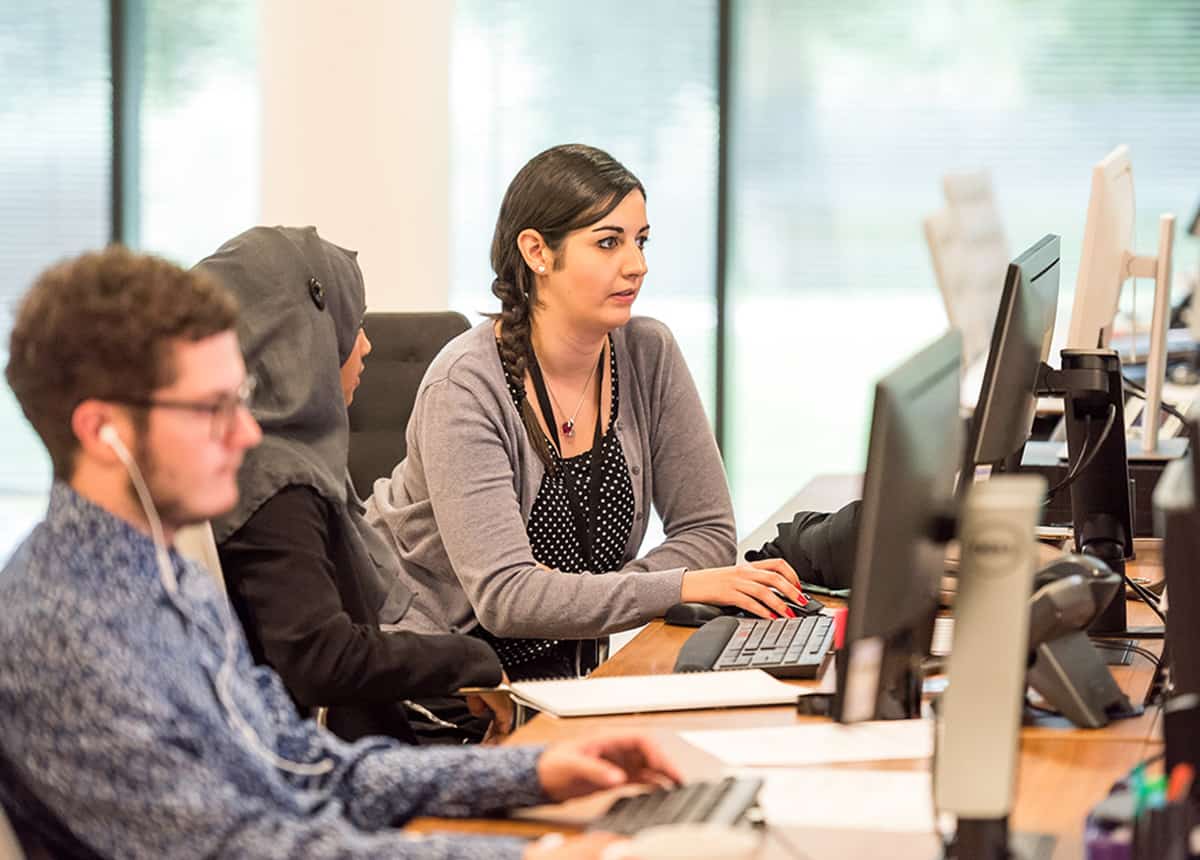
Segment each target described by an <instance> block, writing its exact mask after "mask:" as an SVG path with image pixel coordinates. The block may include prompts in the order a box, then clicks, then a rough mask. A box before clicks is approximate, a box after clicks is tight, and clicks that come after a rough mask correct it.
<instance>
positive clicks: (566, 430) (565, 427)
mask: <svg viewBox="0 0 1200 860" xmlns="http://www.w3.org/2000/svg"><path fill="white" fill-rule="evenodd" d="M601 355H602V356H603V347H601ZM599 366H600V362H599V360H597V362H596V363H595V364H593V365H592V372H591V373H589V374H588V378H587V379H586V380H584V383H583V391H581V392H579V402H578V403H576V404H575V411H574V412H572V413H571V417H570V418H568V419H567V420H566V421H564V422H563V423H562V428H561V429H562V432H563V435H564V436H566V437H567V438H568V439H574V438H575V419H576V418H577V417H578V416H579V410H580V409H582V408H583V401H584V398H585V397H587V390H588V386H589V385H591V384H592V377H593V376H595V375H596V368H597V367H599ZM546 390H547V391H549V392H550V398H551V399H552V400H553V401H554V405H555V406H556V407H557V408H558V411H559V413H560V414H562V415H566V414H567V410H565V409H563V408H562V404H561V403H559V402H558V398H557V397H555V396H554V389H553V388H551V387H550V380H546Z"/></svg>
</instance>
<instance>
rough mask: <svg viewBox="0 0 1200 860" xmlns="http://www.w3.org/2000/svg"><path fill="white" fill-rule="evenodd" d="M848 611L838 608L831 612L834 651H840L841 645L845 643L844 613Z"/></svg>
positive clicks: (844, 608) (843, 607)
mask: <svg viewBox="0 0 1200 860" xmlns="http://www.w3.org/2000/svg"><path fill="white" fill-rule="evenodd" d="M847 612H849V610H848V609H847V608H846V607H845V606H842V607H839V608H837V609H835V610H833V647H834V650H837V651H840V650H842V645H844V644H845V642H846V613H847Z"/></svg>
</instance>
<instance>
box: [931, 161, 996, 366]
mask: <svg viewBox="0 0 1200 860" xmlns="http://www.w3.org/2000/svg"><path fill="white" fill-rule="evenodd" d="M942 191H943V193H944V195H945V197H946V207H945V208H944V209H942V210H940V211H939V212H937V213H935V214H933V215H931V216H929V217H928V218H926V219H925V221H924V228H925V241H926V243H927V244H928V245H929V255H930V257H931V258H932V260H933V271H934V276H935V277H936V279H937V284H938V289H939V290H940V291H941V293H942V301H943V302H944V303H945V306H946V316H947V317H948V318H949V320H950V325H951V326H953V327H954V328H957V329H958V330H959V331H961V332H962V333H963V362H964V366H967V365H970V364H972V363H974V362H975V361H976V360H977V359H979V358H980V357H982V356H983V355H985V354H986V353H987V350H988V345H989V343H990V342H991V335H992V324H993V322H994V321H995V317H996V306H997V304H998V303H999V301H1000V292H1001V290H1002V289H1003V287H1004V273H1005V271H1006V269H1007V267H1008V261H1009V257H1010V254H1009V250H1008V240H1007V239H1006V238H1005V235H1004V225H1003V224H1002V223H1001V221H1000V213H999V211H998V210H997V208H996V197H995V194H994V193H993V192H992V181H991V178H990V177H989V176H988V174H987V172H986V171H978V172H975V173H959V174H948V175H946V176H945V177H943V178H942Z"/></svg>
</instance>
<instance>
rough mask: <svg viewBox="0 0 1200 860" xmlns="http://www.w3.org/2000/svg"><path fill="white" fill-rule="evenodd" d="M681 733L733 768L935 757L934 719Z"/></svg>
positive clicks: (684, 737)
mask: <svg viewBox="0 0 1200 860" xmlns="http://www.w3.org/2000/svg"><path fill="white" fill-rule="evenodd" d="M681 736H682V737H683V739H684V740H685V741H687V742H688V743H690V744H691V745H692V746H696V747H699V748H700V749H702V750H704V751H705V752H707V753H709V754H710V755H713V756H716V757H717V758H719V759H720V760H721V761H723V762H724V763H725V764H727V765H729V766H731V767H798V766H802V765H810V764H830V763H833V762H847V761H889V760H892V759H927V758H929V757H930V756H932V755H933V721H932V720H879V721H875V722H867V723H853V724H851V725H842V724H841V723H816V722H814V723H799V724H797V725H794V726H781V727H779V728H771V729H721V730H715V731H699V732H682V733H681Z"/></svg>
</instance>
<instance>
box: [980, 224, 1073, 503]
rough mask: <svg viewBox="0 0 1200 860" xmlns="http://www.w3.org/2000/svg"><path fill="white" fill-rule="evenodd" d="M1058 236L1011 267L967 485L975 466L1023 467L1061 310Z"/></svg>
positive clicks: (985, 375)
mask: <svg viewBox="0 0 1200 860" xmlns="http://www.w3.org/2000/svg"><path fill="white" fill-rule="evenodd" d="M1058 250H1059V238H1058V236H1054V235H1047V236H1044V237H1043V238H1042V239H1040V240H1039V241H1038V242H1037V243H1036V244H1035V245H1033V246H1032V247H1031V248H1029V250H1027V251H1025V253H1023V254H1021V255H1020V256H1019V257H1017V259H1016V260H1014V261H1013V262H1012V263H1010V264H1009V266H1008V273H1007V275H1006V276H1005V279H1004V292H1003V293H1002V294H1001V296H1000V306H999V309H998V310H997V313H996V324H995V326H993V328H992V344H991V347H990V348H989V349H988V357H987V365H986V368H985V370H984V373H983V387H982V388H981V389H980V391H979V402H978V404H976V407H975V415H974V417H973V418H972V420H971V432H970V439H969V441H968V443H967V455H968V459H967V465H968V466H969V467H970V470H969V471H964V475H963V481H964V485H965V484H966V483H969V482H970V477H971V474H972V472H973V470H974V467H975V466H976V465H982V464H988V465H998V464H1005V463H1006V461H1007V465H1009V466H1011V467H1013V468H1015V466H1017V465H1019V463H1020V457H1021V453H1022V452H1023V451H1024V449H1025V442H1026V441H1027V440H1028V439H1029V433H1030V430H1031V429H1032V427H1033V418H1034V410H1035V409H1036V408H1037V394H1036V392H1037V378H1038V369H1039V367H1040V366H1041V364H1042V362H1044V361H1045V360H1046V358H1047V357H1048V356H1049V354H1050V339H1051V337H1052V336H1053V334H1054V318H1055V315H1056V313H1057V311H1058V276H1059V258H1058Z"/></svg>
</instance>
